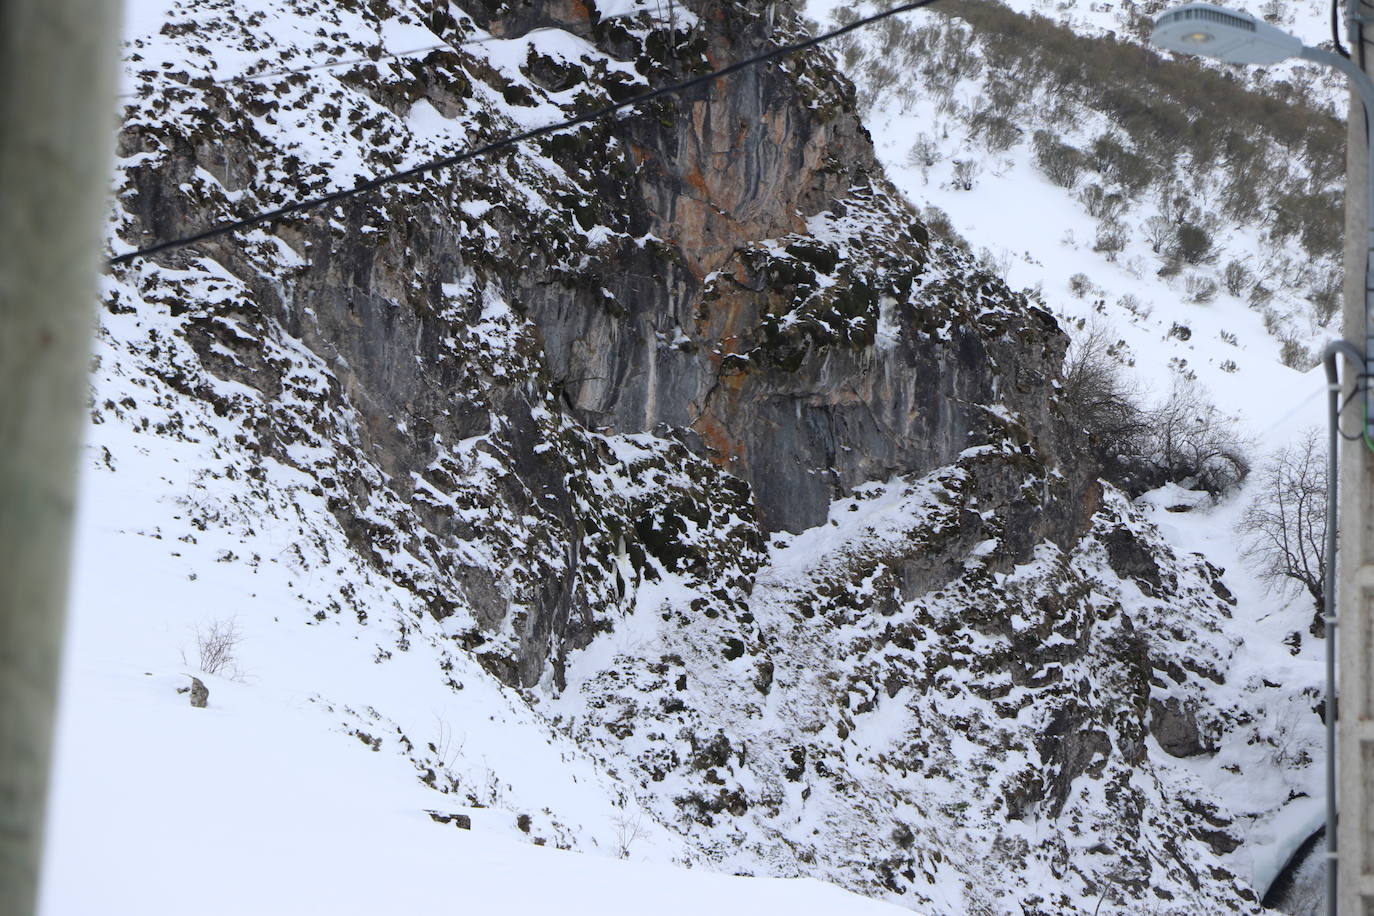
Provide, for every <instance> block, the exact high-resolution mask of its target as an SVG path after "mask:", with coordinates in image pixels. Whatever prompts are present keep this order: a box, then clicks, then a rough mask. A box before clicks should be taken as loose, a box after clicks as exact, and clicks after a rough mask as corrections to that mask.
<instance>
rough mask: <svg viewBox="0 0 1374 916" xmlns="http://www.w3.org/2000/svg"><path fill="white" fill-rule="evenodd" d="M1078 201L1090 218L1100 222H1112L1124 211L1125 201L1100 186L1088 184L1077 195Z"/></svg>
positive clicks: (1118, 195)
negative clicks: (1092, 217)
mask: <svg viewBox="0 0 1374 916" xmlns="http://www.w3.org/2000/svg"><path fill="white" fill-rule="evenodd" d="M1078 199H1079V201H1080V202H1082V204H1083V207H1084V208H1085V209H1086V210H1087V211H1088V213H1089V214H1090V215H1091V216H1094V217H1096V218H1097V219H1100V220H1114V219H1116V218H1117V216H1118V215H1120V213H1121V211H1122V210H1123V209H1125V206H1126V201H1125V199H1124V198H1123V197H1122V196H1121V195H1120V194H1117V193H1115V192H1112V191H1107V190H1104V189H1103V187H1102V186H1101V185H1100V184H1090V185H1088V186H1087V187H1086V188H1084V189H1083V190H1082V191H1080V192H1079V194H1078Z"/></svg>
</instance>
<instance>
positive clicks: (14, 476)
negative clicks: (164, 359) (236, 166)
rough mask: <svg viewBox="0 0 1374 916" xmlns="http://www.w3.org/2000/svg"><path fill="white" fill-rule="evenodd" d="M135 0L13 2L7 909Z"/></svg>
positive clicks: (5, 323)
mask: <svg viewBox="0 0 1374 916" xmlns="http://www.w3.org/2000/svg"><path fill="white" fill-rule="evenodd" d="M120 10H121V0H0V914H2V916H23V914H27V913H31V912H32V911H33V910H34V907H35V905H36V900H37V888H38V875H39V865H40V856H41V851H42V833H43V830H42V828H43V817H44V809H45V803H46V795H47V785H48V773H49V763H50V758H51V745H52V733H53V713H54V706H55V700H56V694H57V682H58V664H59V659H60V651H61V643H62V630H63V626H62V624H63V617H64V613H65V600H66V585H67V576H68V562H67V558H68V553H69V543H70V540H71V527H72V514H73V503H74V490H75V477H76V467H77V454H78V449H79V447H80V436H81V428H82V417H83V414H84V412H85V408H86V398H87V393H86V392H87V373H88V363H89V360H90V346H91V344H90V339H91V327H92V322H93V320H94V302H95V297H96V279H97V274H98V271H99V268H100V250H101V237H102V226H103V220H104V215H105V212H106V199H107V193H108V188H109V183H110V165H111V157H112V147H113V139H114V132H115V119H114V94H115V89H114V82H115V60H116V48H117V47H118V42H119V28H120V24H121V16H120Z"/></svg>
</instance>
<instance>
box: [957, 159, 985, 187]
mask: <svg viewBox="0 0 1374 916" xmlns="http://www.w3.org/2000/svg"><path fill="white" fill-rule="evenodd" d="M980 171H981V168H980V166H979V165H978V160H976V159H955V160H954V178H953V181H954V187H955V188H957V189H958V190H960V191H972V190H973V186H974V185H975V184H977V183H978V173H979V172H980Z"/></svg>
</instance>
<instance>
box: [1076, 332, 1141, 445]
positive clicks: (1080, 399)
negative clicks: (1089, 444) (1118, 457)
mask: <svg viewBox="0 0 1374 916" xmlns="http://www.w3.org/2000/svg"><path fill="white" fill-rule="evenodd" d="M1121 345H1122V344H1121V341H1120V340H1117V339H1116V337H1115V336H1114V335H1113V334H1112V333H1111V330H1110V328H1109V327H1108V326H1107V325H1105V324H1101V323H1098V322H1089V323H1086V324H1085V325H1084V326H1083V327H1082V328H1081V329H1080V330H1079V331H1078V333H1076V334H1075V335H1074V336H1073V340H1072V342H1071V343H1070V344H1069V350H1068V353H1066V354H1065V356H1064V381H1063V388H1062V389H1061V396H1062V397H1063V400H1064V405H1065V408H1066V412H1067V414H1068V417H1069V420H1070V421H1071V422H1072V423H1073V424H1074V425H1075V426H1078V427H1079V428H1081V429H1086V430H1087V431H1088V433H1089V434H1090V435H1091V436H1093V438H1094V439H1096V440H1098V441H1099V442H1100V443H1102V444H1104V445H1106V446H1108V447H1112V448H1115V447H1117V446H1119V445H1120V444H1122V443H1125V442H1127V441H1131V440H1134V439H1136V438H1137V437H1138V436H1139V435H1140V433H1141V432H1142V431H1143V430H1144V428H1145V418H1144V416H1143V414H1142V413H1141V410H1140V408H1139V406H1137V405H1138V402H1139V393H1138V392H1137V391H1136V390H1135V388H1134V387H1133V386H1132V385H1131V384H1130V382H1128V381H1127V380H1126V376H1125V374H1124V372H1123V370H1122V364H1121V359H1120V357H1119V355H1118V354H1119V352H1120V350H1119V348H1120V347H1121Z"/></svg>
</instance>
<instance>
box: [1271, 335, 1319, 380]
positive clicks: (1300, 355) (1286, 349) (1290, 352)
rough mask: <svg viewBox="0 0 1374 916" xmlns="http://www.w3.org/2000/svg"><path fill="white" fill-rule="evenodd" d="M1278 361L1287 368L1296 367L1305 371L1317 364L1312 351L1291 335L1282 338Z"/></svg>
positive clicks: (1300, 370)
mask: <svg viewBox="0 0 1374 916" xmlns="http://www.w3.org/2000/svg"><path fill="white" fill-rule="evenodd" d="M1279 362H1281V363H1283V364H1284V365H1285V366H1287V367H1288V368H1289V369H1296V370H1297V371H1299V372H1306V371H1307V370H1308V369H1311V368H1312V367H1313V366H1315V365H1316V364H1317V359H1316V357H1315V356H1313V355H1312V351H1311V350H1309V349H1307V347H1305V346H1303V345H1302V344H1301V343H1300V342H1299V341H1296V340H1294V339H1293V338H1291V337H1286V338H1284V339H1283V344H1282V345H1281V346H1280V347H1279Z"/></svg>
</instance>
